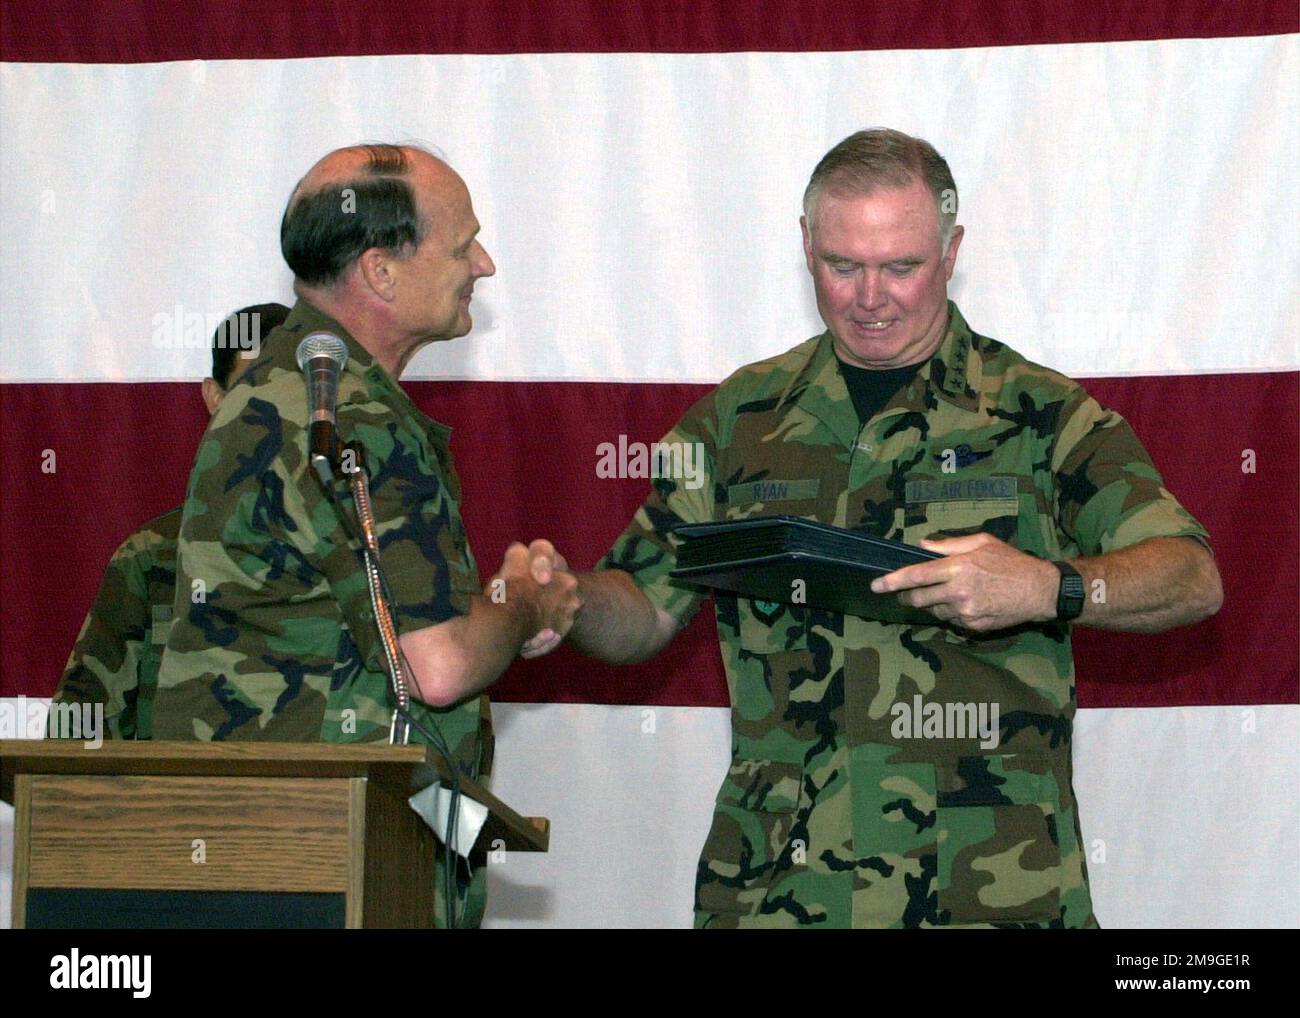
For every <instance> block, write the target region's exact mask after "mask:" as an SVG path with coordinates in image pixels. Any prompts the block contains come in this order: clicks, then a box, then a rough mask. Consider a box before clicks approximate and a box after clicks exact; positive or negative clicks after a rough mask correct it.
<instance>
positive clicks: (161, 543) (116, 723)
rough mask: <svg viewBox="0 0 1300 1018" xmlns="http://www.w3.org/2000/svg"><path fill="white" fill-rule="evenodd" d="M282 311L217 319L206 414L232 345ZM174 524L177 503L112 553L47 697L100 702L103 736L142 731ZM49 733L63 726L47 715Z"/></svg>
mask: <svg viewBox="0 0 1300 1018" xmlns="http://www.w3.org/2000/svg"><path fill="white" fill-rule="evenodd" d="M288 314H289V309H288V308H287V307H285V306H284V305H283V304H256V305H253V306H252V307H246V308H241V309H240V310H238V311H236V312H234V314H232V315H230V316H229V317H228V318H227V319H226V320H225V321H223V322H222V323H221V325H219V326H218V327H217V331H216V332H215V333H214V334H213V336H212V375H211V376H210V377H208V378H205V379H203V383H202V386H201V390H202V393H203V402H204V404H205V405H206V406H207V408H208V414H209V415H211V414H214V413H216V412H217V407H218V406H220V405H221V400H222V397H224V396H225V394H226V391H227V390H228V389H229V388H230V385H231V383H232V382H233V381H234V379H235V378H236V377H237V375H238V373H239V370H240V367H241V364H240V362H239V361H238V360H237V357H236V355H237V354H238V352H239V351H240V350H241V349H244V350H248V351H249V352H250V353H252V351H254V349H260V340H261V336H263V335H269V334H270V332H271V330H273V329H275V328H276V327H277V326H278V325H279V324H280V323H281V322H283V321H284V319H285V317H286V316H287V315H288ZM254 343H255V344H256V346H254ZM244 366H247V361H245V362H244ZM180 529H181V507H180V506H177V507H176V508H175V509H172V510H171V511H169V512H165V513H163V514H162V515H161V516H159V517H157V518H155V519H152V520H150V521H149V522H148V523H146V524H145V525H144V526H143V527H141V528H140V529H139V530H137V531H136V532H135V533H134V534H132V535H131V536H130V537H128V538H127V539H126V540H125V541H123V542H122V543H121V545H120V546H119V547H118V549H117V551H115V552H114V553H113V557H112V558H111V559H110V560H109V563H108V568H107V569H106V570H105V571H104V579H103V581H102V582H101V583H100V585H99V593H98V594H97V595H95V600H94V603H93V604H92V605H91V608H90V614H88V615H87V616H86V621H85V622H83V623H82V625H81V633H80V635H79V636H78V637H77V642H76V645H75V646H74V647H73V648H72V654H71V655H70V656H69V658H68V665H67V667H66V668H65V669H64V671H63V678H62V679H60V680H59V687H58V690H57V691H56V692H55V694H54V703H55V704H81V703H91V704H103V705H104V731H103V732H101V733H99V734H101V735H103V736H104V737H106V738H111V739H147V738H149V737H150V732H151V729H152V718H153V697H154V689H155V688H156V686H157V682H158V662H159V659H160V658H161V657H162V649H163V644H165V643H166V642H167V631H168V630H169V629H170V628H171V617H172V601H173V600H174V599H175V594H176V540H177V537H178V536H179V534H180ZM57 718H58V711H54V712H52V713H51V719H52V721H54V720H55V719H57ZM49 734H50V736H51V737H58V736H60V735H67V734H69V733H67V732H64V731H60V730H59V726H58V724H57V722H55V723H54V724H53V725H52V727H51V728H50V729H49Z"/></svg>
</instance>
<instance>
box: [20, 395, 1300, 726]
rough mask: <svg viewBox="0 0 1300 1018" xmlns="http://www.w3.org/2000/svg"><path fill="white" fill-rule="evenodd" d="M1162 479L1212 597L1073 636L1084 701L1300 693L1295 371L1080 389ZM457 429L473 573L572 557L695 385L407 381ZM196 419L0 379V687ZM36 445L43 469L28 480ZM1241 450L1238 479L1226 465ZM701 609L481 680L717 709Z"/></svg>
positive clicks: (47, 654) (593, 535)
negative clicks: (1202, 530) (1208, 605)
mask: <svg viewBox="0 0 1300 1018" xmlns="http://www.w3.org/2000/svg"><path fill="white" fill-rule="evenodd" d="M1086 384H1087V387H1088V388H1089V390H1090V391H1091V392H1093V393H1094V395H1096V396H1097V397H1098V398H1100V399H1101V400H1102V402H1103V403H1106V404H1107V405H1109V406H1112V407H1114V408H1115V409H1117V410H1119V411H1120V412H1121V413H1123V414H1124V415H1125V416H1126V417H1127V418H1128V419H1129V420H1130V421H1131V422H1132V423H1133V425H1134V427H1135V428H1136V429H1137V431H1138V433H1139V434H1140V435H1141V436H1142V438H1143V440H1144V442H1145V443H1146V445H1147V448H1148V449H1149V450H1150V451H1151V454H1152V457H1153V458H1154V459H1155V461H1156V463H1157V465H1158V466H1159V467H1160V469H1161V471H1162V473H1163V474H1164V477H1165V480H1166V483H1167V484H1168V485H1169V487H1170V488H1171V489H1172V490H1173V491H1174V492H1175V493H1176V494H1177V495H1178V497H1179V499H1180V500H1181V501H1182V502H1183V503H1184V504H1185V505H1186V506H1187V507H1188V509H1189V510H1191V511H1192V513H1193V514H1195V515H1196V516H1197V518H1199V519H1200V520H1201V521H1202V522H1203V523H1204V524H1205V526H1206V527H1207V528H1208V529H1209V530H1210V533H1211V535H1212V538H1213V541H1214V548H1215V552H1216V554H1217V557H1218V563H1219V568H1220V571H1221V572H1222V574H1223V578H1224V585H1225V589H1226V602H1225V605H1224V608H1223V611H1222V612H1221V613H1220V614H1219V615H1218V616H1217V617H1216V618H1214V619H1212V620H1209V621H1208V622H1204V623H1201V624H1200V625H1198V626H1194V627H1192V628H1190V629H1184V630H1178V631H1175V632H1173V633H1166V634H1162V635H1160V636H1133V635H1127V634H1119V633H1101V632H1097V631H1090V630H1083V629H1080V630H1079V631H1078V633H1077V635H1076V647H1077V653H1076V661H1077V664H1078V674H1079V701H1080V703H1081V704H1082V705H1084V706H1093V707H1101V706H1171V705H1195V704H1248V703H1296V702H1298V701H1300V691H1298V687H1300V663H1298V661H1297V644H1298V642H1300V633H1298V628H1300V621H1298V619H1297V605H1298V604H1300V580H1298V579H1297V572H1296V562H1297V559H1298V558H1300V544H1298V536H1297V519H1300V498H1298V495H1297V492H1298V490H1300V477H1298V473H1297V460H1298V459H1300V441H1298V437H1297V433H1296V428H1295V426H1294V422H1295V421H1296V420H1297V419H1300V373H1296V372H1286V373H1265V374H1230V375H1189V376H1180V377H1156V378H1119V379H1094V380H1090V381H1088V382H1087V383H1086ZM406 388H407V390H408V391H409V392H410V394H411V396H412V398H413V399H414V400H415V402H416V403H417V404H418V405H419V406H421V407H422V408H423V409H424V410H426V411H427V412H428V413H430V414H431V415H432V416H434V417H435V418H437V419H439V420H442V421H445V422H446V423H448V424H450V425H452V426H453V427H454V428H455V429H456V434H455V438H454V440H453V449H454V450H455V454H456V458H457V465H458V470H459V472H460V475H461V478H462V481H463V484H464V491H465V513H464V515H465V523H466V527H467V529H468V531H469V535H470V542H471V546H472V547H473V549H474V551H475V554H476V556H477V557H478V561H479V567H480V570H481V571H482V572H483V573H484V574H485V575H486V574H490V573H491V572H492V571H493V570H494V569H495V568H496V566H497V564H498V563H499V562H500V560H501V555H502V554H503V553H504V551H505V548H506V546H507V544H509V542H510V541H513V540H524V541H527V540H530V539H532V538H535V537H547V538H549V539H551V540H553V541H555V543H556V545H557V547H559V548H560V550H561V551H562V552H564V553H565V554H566V556H568V558H569V561H570V562H571V563H572V564H573V566H574V567H575V568H579V569H585V568H589V567H590V566H591V565H593V564H594V563H595V562H596V561H597V559H598V558H599V557H600V556H601V555H603V554H604V552H605V550H606V549H607V548H608V547H609V545H610V544H611V543H612V541H613V540H614V538H615V537H616V536H617V535H618V534H619V532H620V531H621V530H622V529H623V527H624V525H625V524H626V522H627V520H628V519H629V518H630V517H631V515H632V513H633V512H634V511H635V509H636V507H637V506H638V505H639V504H640V502H641V500H642V498H643V497H644V495H645V492H646V481H645V480H642V479H635V478H631V479H600V478H597V477H596V471H595V466H596V460H597V456H596V447H597V446H598V445H599V444H600V443H602V442H610V441H612V442H615V443H617V441H618V436H619V435H620V434H625V435H627V437H628V441H629V442H652V441H655V440H656V439H658V438H660V437H661V436H662V435H663V433H664V432H665V431H667V430H668V428H669V427H670V426H671V425H672V423H673V422H674V421H675V420H676V419H677V418H678V417H679V416H680V414H681V413H682V412H683V411H684V410H685V409H686V407H687V406H689V405H690V404H691V403H692V402H693V401H694V400H695V399H696V398H698V397H699V396H700V395H702V394H703V393H704V392H706V391H707V390H708V386H701V385H659V384H613V383H510V382H411V383H409V384H408V385H407V386H406ZM203 425H204V414H203V409H202V406H201V404H200V402H199V394H198V387H197V385H193V384H185V383H166V384H148V385H145V384H139V385H122V384H40V385H37V384H6V385H0V483H3V488H0V490H3V491H4V493H5V511H4V515H3V519H0V550H2V551H3V561H2V562H0V606H2V607H3V610H2V611H0V691H2V692H3V693H4V694H6V695H15V694H18V693H26V694H30V695H47V694H49V693H50V692H51V691H52V690H53V688H54V685H55V684H56V682H57V679H58V675H59V673H60V671H61V669H62V667H63V663H64V660H65V659H66V657H67V653H68V650H69V648H70V647H71V645H72V642H73V640H74V639H75V637H76V633H77V630H78V628H79V626H80V623H81V620H82V617H83V616H84V614H85V611H86V609H87V607H88V606H89V604H90V601H91V599H92V597H93V596H94V592H95V590H96V588H97V586H98V583H99V578H100V574H101V571H102V569H103V566H104V563H105V562H106V561H107V559H108V556H109V555H110V554H111V553H112V551H113V549H114V547H116V545H117V544H118V542H120V541H121V540H122V539H123V538H124V537H125V536H126V535H127V534H128V533H129V532H130V531H132V530H134V529H135V528H136V527H137V526H139V525H140V523H142V522H143V521H144V520H146V519H148V518H149V517H151V516H154V515H156V514H158V513H160V512H163V511H165V510H167V509H169V508H170V507H171V506H173V505H176V504H178V503H179V502H180V500H181V498H182V497H183V495H184V490H185V484H186V478H187V477H188V474H189V467H190V463H191V460H192V458H193V453H194V450H195V447H196V444H197V441H198V438H199V435H200V433H201V429H202V427H203ZM45 450H53V451H54V454H55V467H56V469H55V472H54V473H43V472H42V469H41V465H42V461H43V460H42V457H43V456H44V455H45ZM1248 450H1250V451H1253V453H1254V466H1255V469H1254V472H1253V473H1251V472H1246V471H1243V465H1249V463H1248V461H1247V460H1246V459H1244V458H1243V457H1244V456H1245V455H1246V453H1247V451H1248ZM711 614H712V613H711V612H710V611H709V610H707V609H706V610H704V611H702V612H701V616H700V618H698V619H697V620H696V622H695V623H694V624H693V625H692V626H691V627H690V629H689V630H688V631H687V632H686V633H685V634H683V636H682V637H679V639H678V640H677V642H676V643H675V644H674V645H673V647H672V648H671V649H670V651H669V652H668V654H667V655H666V656H664V657H662V658H660V659H659V660H657V661H654V662H651V663H650V664H646V665H641V666H637V667H629V668H612V667H605V666H600V665H596V664H594V663H592V662H590V661H587V660H585V659H583V658H580V657H579V656H577V655H576V654H573V653H572V652H570V651H568V650H562V651H561V652H559V653H557V654H555V655H552V656H551V657H549V658H546V659H543V660H542V661H538V662H521V663H519V664H518V665H516V666H515V668H514V669H513V670H512V672H511V673H510V674H509V675H508V676H507V677H506V678H505V679H504V680H503V681H502V682H501V683H500V684H499V685H498V686H497V687H495V689H494V695H495V696H496V697H497V698H498V699H504V700H516V701H524V702H548V701H558V702H586V703H632V704H657V705H670V704H675V705H695V706H705V705H714V706H724V705H726V703H727V694H726V687H725V683H724V681H723V679H722V673H721V663H720V660H719V657H718V652H717V646H716V638H715V636H714V627H713V622H712V618H711Z"/></svg>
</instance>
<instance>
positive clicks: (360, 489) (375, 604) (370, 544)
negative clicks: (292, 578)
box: [311, 434, 411, 746]
mask: <svg viewBox="0 0 1300 1018" xmlns="http://www.w3.org/2000/svg"><path fill="white" fill-rule="evenodd" d="M332 437H333V441H332V442H331V443H330V447H331V449H332V451H333V453H334V455H332V456H325V455H324V454H323V453H321V452H319V451H316V452H313V453H312V455H311V465H312V467H313V468H315V470H316V473H317V475H318V476H319V477H320V479H321V483H322V484H323V485H324V486H325V489H326V491H327V492H329V493H330V495H331V497H332V496H333V493H334V481H335V476H334V467H335V466H336V465H338V464H339V462H340V461H341V460H343V459H345V458H349V454H350V462H348V463H347V464H346V465H343V466H342V467H341V468H340V469H341V470H342V472H343V473H344V475H345V476H346V478H347V483H348V489H349V491H351V493H352V502H353V504H354V505H355V506H356V507H357V523H358V525H359V526H360V529H361V533H360V534H359V535H358V534H357V533H355V532H352V534H351V536H352V537H354V538H357V539H358V540H359V541H360V542H361V553H362V560H363V566H364V569H365V573H366V585H367V586H368V587H369V590H370V607H371V608H372V609H373V611H374V613H375V624H376V626H377V627H378V629H379V642H380V645H381V646H382V647H383V649H384V657H385V658H386V659H387V661H388V684H389V691H390V692H391V693H392V695H393V702H394V705H395V706H394V708H393V719H392V722H391V724H390V725H389V728H388V742H389V744H390V745H393V746H405V745H407V744H408V743H409V742H410V740H411V723H410V721H409V720H408V718H409V717H410V710H411V687H410V681H409V679H408V677H407V675H406V668H405V667H404V665H403V657H402V652H401V647H400V646H399V645H398V642H397V627H396V626H394V625H393V611H392V606H391V604H389V601H388V595H387V594H386V593H385V591H384V582H383V574H382V573H381V572H380V559H379V538H378V536H377V535H376V533H375V514H374V510H373V508H372V507H371V504H370V480H369V472H368V470H367V469H366V450H365V446H363V445H362V444H361V443H360V442H348V443H347V444H346V445H343V446H342V450H343V455H338V451H339V443H338V437H337V434H335V435H334V436H332ZM336 506H337V509H338V512H339V518H340V519H342V520H343V523H344V526H345V527H347V529H348V530H349V531H352V527H351V526H350V521H349V520H348V518H347V513H346V512H345V511H344V509H343V507H342V506H341V505H337V503H336Z"/></svg>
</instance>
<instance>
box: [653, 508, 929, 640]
mask: <svg viewBox="0 0 1300 1018" xmlns="http://www.w3.org/2000/svg"><path fill="white" fill-rule="evenodd" d="M673 533H675V534H676V535H677V536H678V537H680V538H682V546H681V547H680V548H679V549H678V552H677V568H676V569H674V570H673V571H672V573H670V574H669V575H671V576H672V577H673V578H674V579H678V580H683V581H685V582H687V583H692V584H698V585H700V586H704V587H712V588H715V589H717V590H726V591H731V592H732V593H735V594H738V595H740V596H741V597H746V598H751V599H753V600H756V601H778V602H784V603H786V604H799V603H803V604H808V605H811V606H813V607H815V608H823V609H828V610H830V611H837V612H841V613H843V614H845V615H859V616H861V617H863V618H868V619H878V620H880V621H883V622H904V623H911V624H916V625H931V626H933V625H936V624H937V623H936V621H935V618H934V616H933V615H931V614H929V613H928V612H923V611H920V610H919V609H916V608H908V607H907V606H905V605H902V604H900V603H899V601H898V595H897V594H873V593H872V592H871V581H872V580H873V579H875V578H876V577H877V576H883V575H884V574H885V573H892V572H893V571H894V570H895V569H901V568H902V567H903V566H907V565H912V564H913V563H916V562H928V561H930V560H932V559H937V558H942V556H941V555H939V554H938V553H936V552H932V551H923V550H922V549H920V548H916V547H913V546H912V545H910V544H902V543H901V542H899V541H890V540H887V539H885V538H883V537H873V536H872V535H870V534H865V533H863V532H862V531H859V530H845V529H844V528H842V527H831V526H827V525H826V524H824V523H817V522H814V521H813V520H805V519H802V518H800V517H798V516H755V517H751V518H749V519H745V520H724V521H721V522H718V523H692V524H685V525H682V526H679V527H676V528H675V529H674V531H673ZM796 581H803V583H802V586H800V585H799V584H798V583H797V582H796ZM800 594H802V600H800V597H799V595H800Z"/></svg>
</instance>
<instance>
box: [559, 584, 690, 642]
mask: <svg viewBox="0 0 1300 1018" xmlns="http://www.w3.org/2000/svg"><path fill="white" fill-rule="evenodd" d="M578 596H579V597H580V598H581V600H582V610H581V611H580V612H579V613H578V617H577V619H576V620H575V621H574V623H573V629H571V630H570V631H569V642H570V643H572V644H573V645H574V646H576V647H577V648H578V650H580V651H582V652H583V653H584V654H587V655H589V656H591V657H594V658H598V659H599V660H601V661H608V662H610V663H611V664H636V663H638V662H641V661H645V660H647V659H649V658H652V657H654V656H655V655H656V654H658V653H659V651H661V650H663V648H664V647H665V646H667V645H668V643H669V642H670V641H671V640H672V638H673V635H674V634H675V633H676V631H677V627H676V623H675V622H673V621H672V619H671V618H670V617H669V616H667V615H666V614H664V613H662V612H660V611H658V610H657V609H656V608H655V606H654V605H652V604H651V603H650V600H649V598H647V597H646V596H645V594H643V593H641V591H640V590H639V589H638V588H637V585H636V584H635V583H633V582H632V578H631V577H630V576H628V574H627V573H625V572H623V571H622V570H619V569H610V570H606V571H604V572H599V573H583V574H582V575H580V576H579V577H578Z"/></svg>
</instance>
